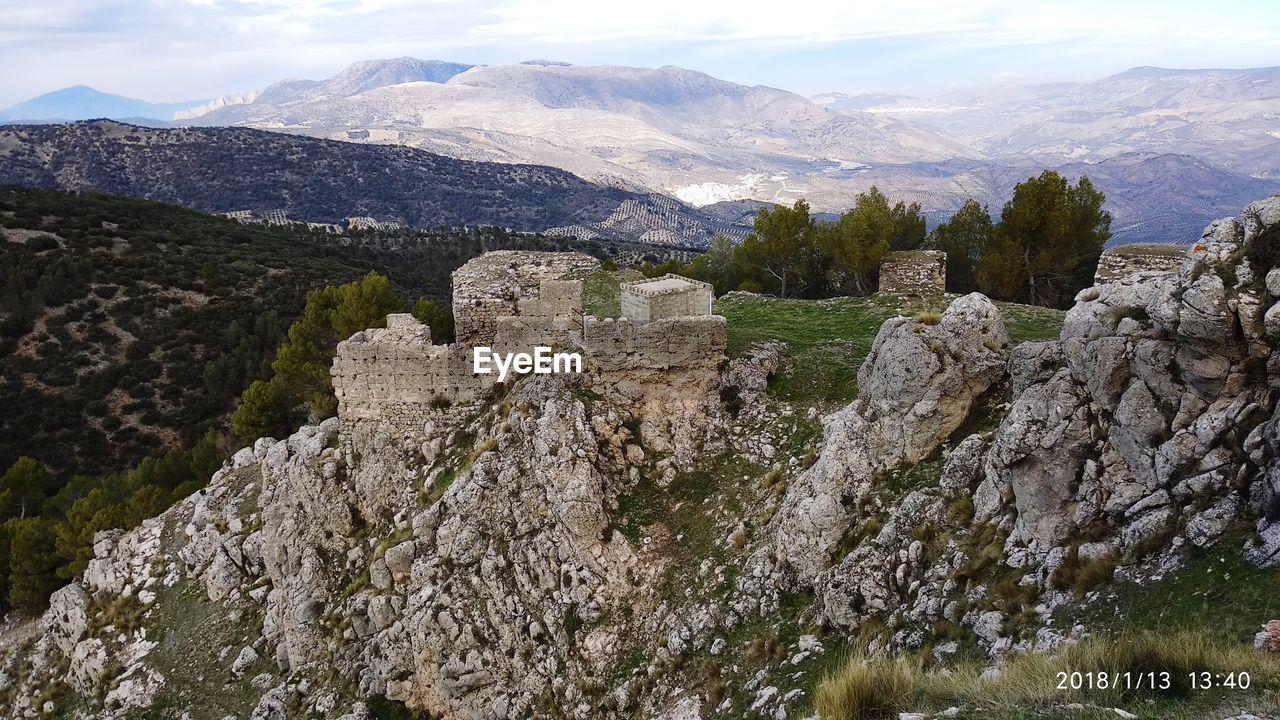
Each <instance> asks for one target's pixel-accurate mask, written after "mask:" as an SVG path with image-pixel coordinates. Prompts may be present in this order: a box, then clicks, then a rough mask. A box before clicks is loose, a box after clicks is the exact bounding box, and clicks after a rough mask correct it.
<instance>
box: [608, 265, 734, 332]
mask: <svg viewBox="0 0 1280 720" xmlns="http://www.w3.org/2000/svg"><path fill="white" fill-rule="evenodd" d="M712 293H713V288H712V287H711V285H710V283H705V282H701V281H699V280H692V279H690V278H686V277H683V276H681V275H674V274H671V273H668V274H666V275H663V276H662V277H659V278H652V279H648V280H638V281H635V282H629V283H623V284H622V315H623V317H627V318H630V319H632V320H634V321H637V322H648V321H650V320H657V319H659V318H669V317H683V316H692V315H710V314H711V298H712Z"/></svg>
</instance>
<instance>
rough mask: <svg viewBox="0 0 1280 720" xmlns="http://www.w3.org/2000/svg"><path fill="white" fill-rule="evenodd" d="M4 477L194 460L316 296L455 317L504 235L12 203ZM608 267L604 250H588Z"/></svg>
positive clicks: (2, 253) (53, 200)
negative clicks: (401, 304) (289, 224)
mask: <svg viewBox="0 0 1280 720" xmlns="http://www.w3.org/2000/svg"><path fill="white" fill-rule="evenodd" d="M0 229H2V231H3V236H2V237H3V241H2V242H0V404H3V406H4V408H5V412H4V413H3V414H2V415H0V468H7V467H9V466H10V465H12V464H13V462H14V461H15V460H17V458H19V457H21V456H24V455H25V456H30V457H33V458H36V459H37V460H39V461H41V462H42V463H44V464H46V465H48V466H49V467H50V468H52V469H54V470H55V471H57V472H59V473H62V474H72V473H81V474H90V475H100V474H102V473H106V472H112V471H117V470H122V469H125V468H128V467H131V466H133V465H134V464H136V463H137V462H138V461H139V460H140V459H142V458H143V457H145V456H148V455H153V454H156V453H158V452H161V451H163V450H165V449H168V448H173V447H178V446H189V445H190V444H192V443H193V442H194V441H195V440H196V439H197V438H199V437H200V436H201V435H202V434H203V433H204V432H205V430H206V429H207V428H208V426H209V425H210V423H211V422H214V421H216V420H219V419H221V418H223V417H224V416H225V414H226V413H227V412H228V411H229V410H230V409H231V407H232V403H233V400H234V398H236V397H238V396H239V395H240V393H241V392H242V391H243V390H244V388H245V387H246V386H248V384H249V383H250V382H252V381H253V380H254V379H256V378H259V377H262V376H264V375H265V374H267V371H268V368H269V366H270V363H271V360H272V357H273V355H274V352H275V349H276V347H277V346H278V345H279V344H280V342H281V340H282V338H283V336H284V334H285V332H286V331H287V329H288V327H289V324H290V323H291V322H292V321H293V320H294V319H296V317H297V316H298V315H299V314H300V313H301V312H302V308H303V300H304V296H305V295H306V292H307V291H308V290H311V289H315V288H317V287H322V286H325V285H335V284H341V283H344V282H349V281H351V280H354V279H357V278H360V277H362V276H364V275H365V274H367V273H369V272H371V271H377V272H379V273H381V274H384V275H386V276H387V277H388V278H389V279H390V281H391V284H392V286H393V288H394V289H395V290H396V292H397V293H398V294H399V295H400V296H401V297H403V298H405V299H406V300H407V301H408V302H412V301H414V300H416V299H417V298H422V297H428V298H433V299H436V300H441V301H447V299H448V296H449V273H450V271H452V270H453V269H454V268H455V267H457V266H458V265H460V264H461V263H462V262H464V261H465V260H466V259H468V258H470V257H472V256H474V255H476V254H478V253H480V252H483V251H485V250H492V249H499V248H512V247H534V248H544V247H545V248H557V247H565V246H568V245H570V244H571V241H568V240H563V239H556V240H551V239H543V238H534V237H531V236H509V235H507V234H506V233H504V232H502V231H501V230H487V231H484V232H483V233H481V232H478V231H465V232H464V231H449V232H441V233H433V234H429V235H416V236H405V237H402V238H400V239H387V238H372V237H370V238H364V239H357V240H350V239H342V240H339V239H336V238H334V236H332V235H325V234H312V233H310V232H308V231H306V230H303V229H297V228H282V227H267V226H258V225H240V224H238V223H235V222H232V221H230V220H225V219H222V218H217V217H212V216H209V215H203V214H200V213H196V212H192V211H190V210H184V209H181V208H177V207H173V206H169V205H162V204H158V203H153V202H146V201H141V200H129V199H121V198H113V197H107V196H102V195H89V194H85V195H71V194H67V193H62V192H52V191H44V190H19V189H12V188H10V189H3V190H0ZM574 246H575V247H579V248H580V249H586V250H588V251H595V252H599V251H600V249H601V246H599V245H591V244H582V243H576V244H574Z"/></svg>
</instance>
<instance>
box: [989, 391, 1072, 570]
mask: <svg viewBox="0 0 1280 720" xmlns="http://www.w3.org/2000/svg"><path fill="white" fill-rule="evenodd" d="M1088 397H1089V395H1088V390H1087V389H1086V388H1085V387H1083V386H1081V385H1080V384H1078V383H1077V382H1076V381H1075V380H1074V379H1073V378H1072V377H1071V373H1070V371H1069V370H1066V369H1063V370H1060V371H1058V372H1057V373H1055V374H1054V376H1053V377H1052V378H1050V379H1049V380H1048V381H1047V382H1045V383H1042V384H1038V385H1033V386H1031V387H1029V388H1027V390H1026V392H1024V393H1023V394H1022V395H1021V396H1020V397H1019V398H1018V399H1017V400H1015V401H1014V403H1013V406H1012V407H1011V408H1010V409H1009V414H1008V415H1007V416H1006V417H1005V419H1004V421H1003V422H1002V423H1001V425H1000V430H999V431H998V433H997V436H996V439H995V440H994V441H993V442H992V443H991V450H990V452H989V453H988V454H987V467H986V479H985V480H984V481H983V482H984V483H987V484H990V486H992V487H993V488H994V490H988V491H986V494H991V493H992V492H997V493H998V495H999V496H1007V495H1011V496H1012V498H1013V503H1014V507H1015V509H1016V510H1017V519H1016V522H1015V525H1014V530H1013V532H1012V533H1011V534H1010V538H1009V542H1010V544H1011V545H1022V546H1025V547H1027V548H1030V549H1031V550H1032V551H1033V552H1043V551H1047V550H1048V549H1049V548H1050V547H1052V546H1053V545H1054V544H1055V543H1057V542H1058V541H1060V540H1062V539H1063V538H1064V537H1066V535H1067V534H1068V533H1069V532H1070V531H1071V529H1072V517H1073V506H1074V504H1075V502H1076V500H1075V498H1074V496H1073V493H1072V487H1073V486H1074V485H1075V484H1076V482H1077V481H1078V480H1079V479H1080V477H1081V476H1082V473H1083V470H1084V462H1085V460H1086V459H1087V458H1088V457H1089V455H1090V454H1091V446H1092V445H1093V439H1094V438H1093V435H1094V426H1093V416H1092V413H1091V412H1090V410H1089V404H1088V401H1087V399H1086V398H1088ZM1001 488H1008V491H1007V493H1006V492H1003V491H1000V489H1001ZM984 509H985V508H984ZM977 519H979V520H986V519H989V517H988V516H984V515H981V514H979V515H977Z"/></svg>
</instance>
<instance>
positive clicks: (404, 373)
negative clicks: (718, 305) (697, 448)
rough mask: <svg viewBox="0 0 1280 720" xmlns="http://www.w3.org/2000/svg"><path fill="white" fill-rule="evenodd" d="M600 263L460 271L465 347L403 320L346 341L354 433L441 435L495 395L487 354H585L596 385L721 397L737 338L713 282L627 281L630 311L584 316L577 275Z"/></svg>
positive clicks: (345, 382) (575, 258) (460, 327)
mask: <svg viewBox="0 0 1280 720" xmlns="http://www.w3.org/2000/svg"><path fill="white" fill-rule="evenodd" d="M597 267H598V262H597V261H596V260H595V259H593V258H591V257H589V256H587V255H583V254H580V253H547V252H522V251H499V252H491V253H487V254H485V255H483V256H481V257H479V258H475V259H473V260H471V261H470V262H468V263H467V264H465V265H463V266H462V267H461V268H459V269H458V270H457V271H455V272H454V274H453V308H454V319H455V327H456V332H457V338H458V339H457V342H454V343H450V344H447V345H437V344H433V343H432V341H431V331H430V328H428V327H427V326H425V325H423V324H422V323H420V322H418V321H417V320H416V319H415V318H413V316H411V315H408V314H393V315H389V316H387V327H386V328H380V329H372V330H365V331H362V332H358V333H356V334H355V335H353V336H351V338H349V339H348V340H346V341H344V342H342V343H340V344H339V345H338V351H337V356H336V357H335V358H334V363H333V370H332V374H333V387H334V392H335V394H336V396H337V398H338V417H339V419H340V421H341V423H342V426H343V429H344V431H352V430H359V429H360V428H362V427H372V426H376V425H381V426H389V427H390V428H392V429H393V430H394V431H395V432H396V434H398V435H401V436H404V437H407V438H414V437H420V436H422V435H423V434H424V433H425V434H430V433H429V432H426V431H425V430H424V427H425V426H427V425H428V423H432V422H437V421H442V420H445V417H446V416H447V415H448V414H449V413H451V412H454V411H451V408H453V407H454V406H456V405H466V404H470V403H476V402H479V401H481V400H483V399H485V398H486V397H487V396H488V395H489V393H490V392H491V391H492V390H493V389H494V386H495V385H496V384H497V375H496V374H494V373H490V374H477V373H475V372H474V366H473V351H474V349H475V348H476V347H479V346H487V347H491V348H492V350H493V352H495V353H533V352H534V348H536V347H538V346H547V347H552V348H555V349H556V350H562V351H569V352H578V353H580V354H581V356H582V360H583V374H584V375H585V376H586V382H587V383H588V384H589V385H590V386H591V387H593V388H604V389H606V390H607V389H609V388H610V387H612V386H615V385H617V384H619V383H622V382H624V381H629V384H628V385H627V387H632V388H640V389H641V391H644V392H648V391H649V390H655V389H656V388H668V389H670V388H681V392H688V391H689V390H690V389H691V388H692V389H693V390H694V397H697V394H698V393H699V392H700V393H703V394H705V393H706V392H707V391H708V390H710V388H711V386H712V385H713V384H714V383H715V382H716V381H717V380H716V378H717V377H718V372H719V367H720V364H721V362H722V361H723V360H724V357H725V355H724V349H725V342H726V334H725V319H724V318H723V317H721V316H719V315H712V314H710V310H711V308H710V295H709V293H710V286H708V285H706V283H699V282H697V281H694V280H688V279H686V278H682V277H680V276H677V275H668V276H665V277H662V278H657V279H654V280H645V281H640V282H635V283H627V285H626V287H625V288H623V297H624V303H626V307H627V308H629V310H628V312H624V314H623V317H620V318H610V317H603V318H601V317H595V316H593V315H587V314H585V312H584V310H583V298H582V294H583V282H582V280H577V279H569V278H568V277H567V276H570V275H574V274H580V273H582V272H584V271H590V270H593V269H596V268H597ZM627 298H630V299H629V300H628V299H627ZM646 387H647V388H648V390H645V388H646ZM657 394H659V395H660V394H662V393H661V392H658V393H657ZM454 414H456V412H455V413H454ZM446 424H447V421H446ZM344 434H346V433H345V432H344Z"/></svg>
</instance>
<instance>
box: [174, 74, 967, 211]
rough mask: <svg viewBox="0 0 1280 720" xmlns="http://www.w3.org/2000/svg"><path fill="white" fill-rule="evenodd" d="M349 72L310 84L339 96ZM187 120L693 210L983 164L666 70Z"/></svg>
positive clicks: (493, 78) (841, 191)
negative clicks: (565, 176)
mask: <svg viewBox="0 0 1280 720" xmlns="http://www.w3.org/2000/svg"><path fill="white" fill-rule="evenodd" d="M350 72H351V70H350V69H349V70H347V71H344V72H343V73H342V74H341V75H339V76H337V78H334V79H332V80H329V81H324V82H323V83H319V85H325V86H333V85H336V84H337V82H336V81H337V80H338V78H342V77H343V76H344V75H346V74H348V73H350ZM280 85H281V84H277V85H276V86H272V87H273V88H276V87H279V86H280ZM313 85H315V84H313ZM289 87H290V88H292V87H293V86H292V85H290V86H289ZM309 87H310V86H309ZM195 122H197V123H199V124H212V125H249V126H255V127H262V128H275V129H288V130H292V131H300V132H305V133H308V134H314V135H320V136H324V137H333V138H338V139H352V140H367V141H371V142H381V143H398V144H406V145H411V146H415V147H421V148H424V149H428V150H432V151H434V152H440V153H443V154H448V155H453V156H455V157H461V158H465V159H473V160H495V161H501V162H534V163H540V164H547V165H553V166H556V167H561V168H564V169H567V170H569V171H571V172H574V173H576V174H578V175H581V176H583V177H585V178H588V179H590V180H593V181H597V182H609V183H614V184H621V185H624V186H629V187H642V188H646V189H650V190H657V191H661V192H665V193H668V194H673V195H676V196H678V197H681V198H682V199H685V200H687V201H691V202H698V203H700V204H703V203H710V202H716V201H719V200H731V199H739V198H755V199H761V200H782V201H789V200H791V199H794V198H795V197H800V196H801V195H804V196H806V197H810V198H811V199H815V197H816V199H817V200H818V201H819V202H825V203H826V204H831V205H840V204H847V198H848V196H849V192H848V187H847V185H845V184H843V183H841V182H838V181H836V182H832V181H829V180H828V179H827V178H826V177H824V175H825V174H827V173H831V172H838V171H841V170H850V169H854V168H860V167H865V166H867V165H872V164H884V163H892V164H898V163H909V162H920V161H940V160H945V159H949V158H956V157H966V158H975V157H978V156H979V154H978V153H975V152H973V151H972V150H970V149H969V148H968V147H966V146H965V145H963V144H962V143H958V142H955V141H953V140H949V139H947V138H945V137H943V136H942V135H940V134H938V133H935V132H932V131H929V130H923V129H920V128H919V127H917V126H915V125H912V124H909V123H903V122H899V121H897V120H894V119H892V118H889V117H887V116H877V115H871V114H854V115H848V114H840V113H834V112H831V111H829V110H827V109H825V108H823V107H821V106H819V105H816V104H815V103H813V102H811V101H809V100H807V99H805V98H803V97H801V96H799V95H796V94H794V93H790V92H786V91H783V90H778V89H774V88H769V87H761V86H755V87H747V86H743V85H737V84H734V83H730V82H726V81H723V80H718V79H716V78H713V77H711V76H709V75H706V74H704V73H700V72H695V71H691V70H685V69H682V68H677V67H672V66H666V67H662V68H657V69H649V68H631V67H617V66H600V67H582V66H571V65H566V64H560V63H543V62H539V63H521V64H511V65H491V66H480V67H474V68H471V69H469V70H467V71H465V72H461V73H458V74H456V75H453V76H451V77H449V78H448V79H447V81H446V82H443V83H441V82H433V81H425V82H424V81H414V82H404V83H400V84H394V85H385V86H382V87H376V88H373V89H370V90H367V91H357V92H352V93H350V94H347V95H343V96H338V93H335V92H324V93H314V94H313V95H312V96H311V97H309V98H307V99H298V96H297V95H296V94H290V93H280V92H275V91H272V88H268V90H266V91H264V92H263V93H262V95H261V96H259V97H258V98H257V99H256V100H255V101H254V102H252V103H249V104H246V105H237V106H234V107H226V108H222V109H220V110H216V111H214V112H210V113H208V114H206V115H204V116H201V117H199V118H197V119H196V120H195Z"/></svg>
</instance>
